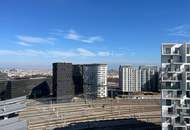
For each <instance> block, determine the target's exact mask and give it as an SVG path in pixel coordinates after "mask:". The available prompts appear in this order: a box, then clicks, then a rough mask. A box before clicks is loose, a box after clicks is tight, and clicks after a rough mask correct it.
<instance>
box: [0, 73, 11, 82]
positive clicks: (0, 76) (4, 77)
mask: <svg viewBox="0 0 190 130" xmlns="http://www.w3.org/2000/svg"><path fill="white" fill-rule="evenodd" d="M8 78H9V77H8V74H7V73H3V72H0V80H7V79H8Z"/></svg>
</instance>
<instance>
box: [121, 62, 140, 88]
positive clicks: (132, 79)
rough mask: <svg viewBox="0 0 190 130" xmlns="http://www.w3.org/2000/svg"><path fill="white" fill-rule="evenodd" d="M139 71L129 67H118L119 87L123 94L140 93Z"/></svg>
mask: <svg viewBox="0 0 190 130" xmlns="http://www.w3.org/2000/svg"><path fill="white" fill-rule="evenodd" d="M140 76H141V71H140V70H138V69H137V68H134V67H132V66H130V65H124V66H120V67H119V86H120V88H121V90H122V91H123V92H138V91H141V77H140Z"/></svg>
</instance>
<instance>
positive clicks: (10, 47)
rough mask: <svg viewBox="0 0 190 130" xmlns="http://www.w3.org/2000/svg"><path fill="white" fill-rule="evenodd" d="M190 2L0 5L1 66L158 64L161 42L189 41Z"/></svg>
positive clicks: (83, 0) (68, 0)
mask: <svg viewBox="0 0 190 130" xmlns="http://www.w3.org/2000/svg"><path fill="white" fill-rule="evenodd" d="M189 4H190V1H188V0H183V1H180V2H179V1H177V0H168V1H164V0H161V1H156V2H155V1H151V0H146V1H145V0H144V1H137V0H134V1H131V0H126V1H124V0H120V1H119V2H118V1H114V0H110V1H108V0H103V1H102V0H97V1H89V0H79V1H74V0H63V1H58V0H56V1H50V0H46V1H45V0H40V1H37V0H34V1H27V2H26V1H24V0H18V1H11V0H6V1H2V2H1V5H0V16H1V18H2V20H1V23H0V27H1V30H0V37H1V39H0V43H1V49H0V61H1V62H0V63H1V67H4V66H5V67H7V65H9V66H21V67H26V66H27V67H42V68H43V67H51V63H53V62H57V61H60V62H64V61H65V62H73V63H104V62H105V63H107V64H109V65H111V66H114V65H117V66H118V65H119V64H126V63H129V64H157V65H158V64H160V45H161V43H163V42H168V41H171V42H179V41H180V42H183V41H189V37H190V24H188V21H189V20H190V18H188V17H189V16H190V14H188V13H187V12H189V11H190V8H189V7H188V5H189Z"/></svg>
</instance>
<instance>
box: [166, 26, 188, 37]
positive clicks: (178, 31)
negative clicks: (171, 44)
mask: <svg viewBox="0 0 190 130" xmlns="http://www.w3.org/2000/svg"><path fill="white" fill-rule="evenodd" d="M168 32H169V35H174V36H183V37H190V25H188V24H184V25H179V26H176V27H173V28H170V29H168Z"/></svg>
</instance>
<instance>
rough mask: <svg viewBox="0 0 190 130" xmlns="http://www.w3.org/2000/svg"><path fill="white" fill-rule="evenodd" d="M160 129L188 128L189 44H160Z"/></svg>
mask: <svg viewBox="0 0 190 130" xmlns="http://www.w3.org/2000/svg"><path fill="white" fill-rule="evenodd" d="M161 63H162V64H161V65H162V68H161V70H162V71H161V81H162V82H161V86H162V102H161V103H162V104H161V105H162V130H190V44H176V43H164V44H162V46H161Z"/></svg>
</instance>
